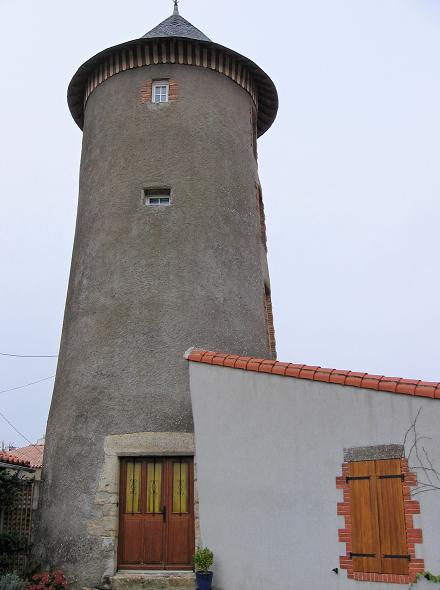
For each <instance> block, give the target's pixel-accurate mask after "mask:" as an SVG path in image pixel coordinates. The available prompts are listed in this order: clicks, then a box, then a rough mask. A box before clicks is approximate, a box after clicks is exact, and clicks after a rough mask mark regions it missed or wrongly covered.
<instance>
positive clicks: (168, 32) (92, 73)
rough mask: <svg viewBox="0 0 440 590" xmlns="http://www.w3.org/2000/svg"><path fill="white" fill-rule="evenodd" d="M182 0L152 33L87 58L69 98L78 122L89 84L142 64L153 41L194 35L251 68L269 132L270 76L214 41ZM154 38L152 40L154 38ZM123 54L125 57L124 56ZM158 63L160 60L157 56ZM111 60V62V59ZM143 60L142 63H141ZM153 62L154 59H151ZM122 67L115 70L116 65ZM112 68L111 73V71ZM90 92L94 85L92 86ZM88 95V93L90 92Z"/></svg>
mask: <svg viewBox="0 0 440 590" xmlns="http://www.w3.org/2000/svg"><path fill="white" fill-rule="evenodd" d="M177 4H178V0H174V12H173V14H172V15H171V16H170V17H168V18H166V19H165V20H164V21H163V22H161V23H160V24H159V25H157V26H156V27H154V29H151V31H149V32H148V33H146V34H145V35H143V36H142V37H139V38H137V39H133V40H131V41H126V42H125V43H121V44H119V45H115V46H114V47H109V48H108V49H105V50H104V51H101V52H100V53H97V54H96V55H95V56H93V57H92V58H91V59H89V60H88V61H86V62H85V63H84V64H83V65H82V66H81V67H80V68H79V69H78V71H77V72H76V74H75V75H74V76H73V78H72V80H71V82H70V84H69V88H68V91H67V100H68V104H69V108H70V112H71V113H72V116H73V118H74V120H75V121H76V123H77V124H78V125H79V127H80V128H81V129H82V128H83V124H84V109H85V104H86V101H85V96H86V91H87V88H88V86H90V85H92V86H93V84H94V86H93V88H95V87H96V86H97V84H100V83H101V82H102V81H104V80H107V78H108V77H109V76H111V75H113V74H114V73H118V72H120V71H124V70H125V69H131V68H133V67H139V66H140V65H141V64H142V52H143V51H145V50H146V48H148V46H149V45H154V44H155V45H156V46H157V45H158V43H159V40H160V41H161V42H163V41H166V40H167V39H170V38H171V39H182V40H184V39H191V40H194V41H197V45H198V46H199V47H200V49H202V50H203V51H210V52H211V55H212V54H213V53H214V54H215V53H216V52H217V54H218V53H220V54H223V55H225V56H226V57H227V58H228V59H230V60H233V61H234V62H235V63H236V64H237V67H239V68H241V67H243V68H244V69H246V70H247V72H249V74H250V75H251V77H252V80H253V83H254V85H255V90H256V95H257V103H258V115H257V132H258V137H260V136H261V135H262V134H263V133H265V132H266V131H267V130H268V129H269V127H270V126H271V125H272V123H273V122H274V120H275V117H276V114H277V110H278V95H277V91H276V88H275V85H274V83H273V82H272V80H271V79H270V78H269V76H268V75H267V74H266V73H265V72H264V71H263V70H262V69H261V68H259V67H258V66H257V64H255V63H254V62H253V61H251V60H250V59H249V58H247V57H245V56H244V55H240V54H239V53H237V52H236V51H233V50H232V49H229V48H227V47H223V46H222V45H219V44H218V43H214V42H213V41H211V40H210V39H209V38H208V37H207V36H206V35H205V34H204V33H202V31H199V29H197V28H196V27H194V26H193V25H192V24H191V23H190V22H188V21H187V20H186V19H184V18H183V17H182V16H180V14H179V9H178V6H177ZM150 40H151V41H150ZM115 52H118V54H119V57H118V56H117V58H116V59H117V60H118V59H119V58H120V59H121V62H119V61H117V62H115V63H117V66H116V65H115V63H114V62H113V61H112V60H113V54H114V53H115ZM122 56H123V57H122ZM156 60H157V61H155V62H154V63H159V58H158V57H156ZM110 62H111V64H112V65H111V66H110V65H109V63H110ZM139 62H140V63H139ZM149 63H150V62H149ZM116 67H117V68H118V69H117V70H116V72H114V70H113V68H116ZM109 68H110V69H111V73H110V74H109ZM89 93H90V89H89ZM87 96H88V95H87Z"/></svg>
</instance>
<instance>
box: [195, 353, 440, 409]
mask: <svg viewBox="0 0 440 590" xmlns="http://www.w3.org/2000/svg"><path fill="white" fill-rule="evenodd" d="M185 358H186V359H187V360H188V361H192V362H195V363H206V364H209V365H217V366H220V367H228V368H231V369H241V370H244V371H255V372H257V373H266V374H271V375H279V376H281V377H293V378H296V379H308V380H309V381H321V382H325V383H333V384H336V385H346V386H349V387H358V388H360V389H370V390H371V389H374V390H376V391H386V392H388V393H397V394H401V395H414V396H418V397H428V398H431V399H439V400H440V382H437V381H434V382H433V381H420V380H417V379H403V378H401V377H386V376H384V375H370V374H368V373H361V372H356V371H341V370H339V369H328V368H323V367H318V366H310V365H302V364H296V363H281V362H279V361H276V360H274V359H262V358H256V357H250V356H239V355H235V354H228V353H224V352H213V351H210V350H199V349H197V348H193V349H190V350H189V351H187V352H186V353H185Z"/></svg>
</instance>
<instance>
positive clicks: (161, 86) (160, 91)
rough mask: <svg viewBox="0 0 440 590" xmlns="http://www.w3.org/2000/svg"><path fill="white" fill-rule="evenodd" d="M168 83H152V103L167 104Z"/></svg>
mask: <svg viewBox="0 0 440 590" xmlns="http://www.w3.org/2000/svg"><path fill="white" fill-rule="evenodd" d="M168 94H169V82H168V80H154V81H153V92H152V100H153V102H168Z"/></svg>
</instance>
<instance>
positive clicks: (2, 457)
mask: <svg viewBox="0 0 440 590" xmlns="http://www.w3.org/2000/svg"><path fill="white" fill-rule="evenodd" d="M0 463H8V464H9V465H17V466H22V467H30V466H31V464H30V462H29V461H26V460H25V459H23V458H21V457H17V456H16V455H14V454H13V453H12V452H11V451H0Z"/></svg>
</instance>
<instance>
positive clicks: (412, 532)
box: [336, 459, 425, 584]
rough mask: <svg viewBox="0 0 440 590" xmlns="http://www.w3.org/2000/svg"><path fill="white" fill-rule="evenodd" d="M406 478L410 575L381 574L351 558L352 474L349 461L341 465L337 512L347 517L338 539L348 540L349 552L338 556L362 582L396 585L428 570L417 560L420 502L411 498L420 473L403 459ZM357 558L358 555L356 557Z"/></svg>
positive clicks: (410, 581) (348, 574)
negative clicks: (349, 479) (358, 565)
mask: <svg viewBox="0 0 440 590" xmlns="http://www.w3.org/2000/svg"><path fill="white" fill-rule="evenodd" d="M401 468H402V473H403V475H404V481H403V482H402V492H403V510H404V515H405V525H406V541H407V547H408V554H409V556H410V561H409V566H408V567H409V571H408V575H403V574H380V573H371V572H358V571H354V569H355V568H354V566H355V564H354V560H353V559H352V558H351V552H352V551H353V548H352V542H353V536H352V535H353V529H352V524H353V523H352V502H351V500H352V499H351V491H350V485H349V483H348V482H347V479H346V478H347V477H348V476H349V463H343V464H342V475H341V476H338V477H336V487H337V489H339V490H342V492H343V501H342V502H338V505H337V514H338V516H342V517H343V518H344V520H345V527H344V528H343V529H339V531H338V533H339V542H340V543H345V545H346V553H345V555H341V556H340V558H339V565H340V568H341V569H345V570H347V577H348V578H350V579H353V580H358V581H363V582H389V583H394V584H410V583H413V582H415V581H416V579H417V574H418V573H422V572H424V571H425V563H424V560H423V559H418V558H417V557H416V552H415V544H416V543H422V531H421V529H416V528H414V521H413V515H414V514H420V503H419V502H418V501H416V500H413V499H412V498H411V489H410V488H411V487H414V486H416V485H417V474H416V473H412V472H410V471H409V468H408V461H407V460H406V459H402V460H401ZM355 559H356V558H355Z"/></svg>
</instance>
